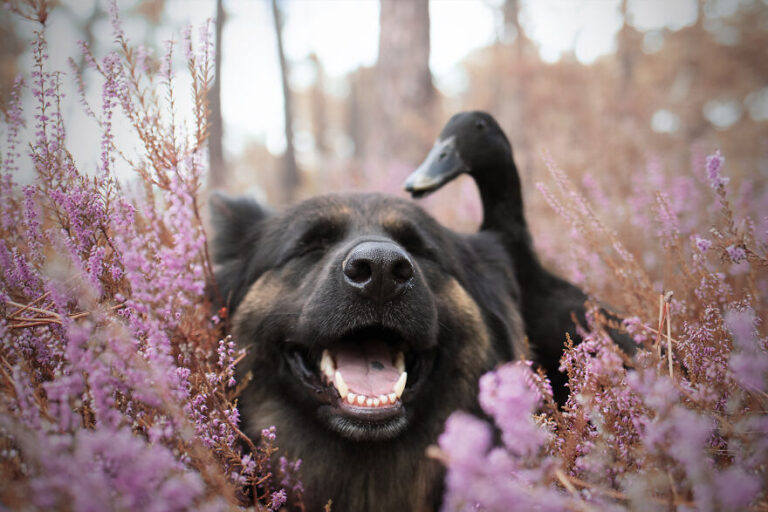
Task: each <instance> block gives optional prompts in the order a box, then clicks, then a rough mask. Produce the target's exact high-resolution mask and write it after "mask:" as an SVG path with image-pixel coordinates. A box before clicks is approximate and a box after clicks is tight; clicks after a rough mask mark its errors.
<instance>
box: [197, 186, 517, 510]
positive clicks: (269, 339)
mask: <svg viewBox="0 0 768 512" xmlns="http://www.w3.org/2000/svg"><path fill="white" fill-rule="evenodd" d="M212 206H213V209H214V220H215V224H216V238H215V242H214V257H215V260H216V262H217V264H218V270H217V282H218V286H219V290H220V293H221V296H222V297H224V300H225V302H226V304H227V305H228V306H229V308H230V311H231V312H232V332H233V335H234V337H235V339H236V341H237V342H238V344H239V345H240V346H244V347H247V348H248V356H247V358H246V360H245V361H244V362H243V363H242V365H241V367H242V370H241V374H242V373H244V372H251V373H252V375H253V378H252V380H251V381H250V383H249V384H248V386H247V388H246V389H245V390H244V392H243V394H242V395H241V398H240V400H241V411H242V417H243V421H244V423H245V429H246V432H247V433H248V434H249V435H251V436H252V437H253V438H258V437H259V432H260V431H261V429H262V428H265V427H268V426H270V425H275V426H276V427H277V433H278V443H279V446H280V455H284V456H287V457H289V458H295V457H300V458H301V459H303V461H304V465H303V473H302V480H303V483H304V487H305V494H304V500H305V504H306V506H307V508H308V510H320V509H321V508H322V506H323V505H324V504H325V503H326V502H327V501H328V500H329V499H332V500H333V509H334V510H339V511H355V512H363V511H374V510H375V511H405V510H433V509H436V508H437V507H438V506H439V503H440V499H441V492H442V489H441V481H442V470H441V468H440V465H439V464H437V463H436V462H434V461H431V460H429V459H428V458H427V457H426V456H425V449H426V447H427V446H428V445H430V444H431V443H434V442H435V440H436V438H437V436H438V434H439V433H440V432H441V431H442V429H443V424H444V422H445V420H446V418H447V417H448V415H449V414H450V413H451V412H453V411H455V410H457V409H465V410H469V411H472V412H477V401H476V394H477V380H478V378H479V377H480V376H481V375H482V374H483V373H484V372H486V371H488V370H490V369H492V368H493V367H495V366H496V365H498V364H499V363H500V362H503V361H507V360H510V359H513V358H516V357H519V356H523V357H527V355H528V354H527V351H526V346H525V341H524V334H523V326H522V321H521V319H520V313H519V310H520V305H519V291H518V288H517V283H516V280H515V279H514V277H513V276H512V274H511V271H510V269H511V268H512V265H511V263H510V261H509V257H508V255H507V253H506V252H505V251H504V248H503V247H502V246H501V245H500V243H499V242H498V241H497V238H496V237H494V236H492V235H488V234H484V233H479V234H476V235H470V236H465V235H458V234H456V233H454V232H452V231H450V230H448V229H446V228H444V227H442V226H441V225H440V224H438V223H437V222H436V221H435V220H434V219H432V218H431V217H430V216H429V215H428V214H426V213H425V212H424V211H423V210H422V209H421V208H419V207H418V206H416V205H414V204H413V203H411V202H408V201H403V200H399V199H395V198H392V197H386V196H381V195H347V196H326V197H319V198H315V199H311V200H308V201H305V202H303V203H300V204H298V205H296V206H294V207H292V208H290V209H288V210H287V211H285V212H283V213H281V214H269V213H267V212H266V211H265V210H264V209H263V208H261V207H260V206H259V205H258V204H256V203H254V202H252V201H249V200H244V199H228V198H225V197H223V196H217V197H215V198H214V199H213V200H212Z"/></svg>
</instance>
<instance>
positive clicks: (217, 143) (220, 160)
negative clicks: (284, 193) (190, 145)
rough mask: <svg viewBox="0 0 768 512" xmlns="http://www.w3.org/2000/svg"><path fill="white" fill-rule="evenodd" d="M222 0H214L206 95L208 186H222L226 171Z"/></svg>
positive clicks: (226, 175)
mask: <svg viewBox="0 0 768 512" xmlns="http://www.w3.org/2000/svg"><path fill="white" fill-rule="evenodd" d="M222 3H223V0H216V41H215V48H214V51H215V56H214V58H215V61H214V62H215V67H214V75H213V86H211V90H210V92H209V95H208V107H209V108H210V109H211V117H210V123H211V130H210V134H209V138H208V164H209V167H210V168H209V171H208V172H209V179H208V185H209V187H210V188H222V187H224V186H225V185H226V183H227V178H228V177H229V176H228V173H227V166H226V162H225V161H224V147H223V139H224V123H223V120H222V116H221V64H222V62H223V61H222V57H221V39H222V37H221V34H222V30H223V29H224V16H225V14H224V6H223V5H222Z"/></svg>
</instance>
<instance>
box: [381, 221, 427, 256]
mask: <svg viewBox="0 0 768 512" xmlns="http://www.w3.org/2000/svg"><path fill="white" fill-rule="evenodd" d="M390 234H391V235H392V238H394V240H395V241H396V242H397V243H399V244H400V245H402V246H403V248H404V249H405V250H406V251H408V252H409V253H410V254H411V255H413V256H416V257H422V258H426V259H430V260H434V259H436V257H437V253H436V252H435V250H434V248H433V247H432V246H431V245H430V244H429V243H427V242H426V240H424V237H422V236H421V234H420V233H419V232H418V231H417V230H416V229H414V228H413V226H408V225H404V226H399V227H398V228H397V229H394V230H391V232H390Z"/></svg>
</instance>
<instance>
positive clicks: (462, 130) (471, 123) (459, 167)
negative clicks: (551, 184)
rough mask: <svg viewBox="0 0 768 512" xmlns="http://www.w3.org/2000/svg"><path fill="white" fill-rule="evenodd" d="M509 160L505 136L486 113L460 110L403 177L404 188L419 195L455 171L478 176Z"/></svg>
mask: <svg viewBox="0 0 768 512" xmlns="http://www.w3.org/2000/svg"><path fill="white" fill-rule="evenodd" d="M512 161H513V160H512V147H511V145H510V144H509V140H508V139H507V137H506V135H504V132H503V131H502V129H501V127H500V126H499V124H498V123H497V122H496V120H495V119H494V118H493V117H492V116H491V115H490V114H488V113H486V112H481V111H472V112H460V113H458V114H455V115H454V116H453V117H451V119H450V120H449V121H448V123H447V124H446V125H445V127H444V128H443V131H442V132H440V136H439V137H438V138H437V141H436V142H435V145H434V146H433V147H432V149H431V150H430V152H429V154H428V155H427V158H426V159H425V160H424V162H422V164H421V165H420V166H419V167H418V168H417V169H416V170H415V171H413V173H412V174H411V175H410V176H408V179H406V181H405V184H404V188H405V190H406V191H408V192H410V193H411V195H412V196H413V197H421V196H425V195H427V194H429V193H430V192H434V191H435V190H437V189H439V188H440V187H442V186H443V185H445V184H446V183H448V182H449V181H451V180H452V179H454V178H455V177H456V176H458V175H459V174H462V173H467V174H470V175H472V176H473V177H474V178H475V180H478V178H482V176H481V175H482V174H484V173H490V172H504V171H505V169H504V168H503V167H504V166H505V165H507V164H508V163H509V162H512ZM512 165H514V164H512Z"/></svg>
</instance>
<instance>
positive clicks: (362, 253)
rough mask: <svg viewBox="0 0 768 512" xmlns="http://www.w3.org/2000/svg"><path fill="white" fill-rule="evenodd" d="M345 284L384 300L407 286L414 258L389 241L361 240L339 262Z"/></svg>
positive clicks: (395, 295)
mask: <svg viewBox="0 0 768 512" xmlns="http://www.w3.org/2000/svg"><path fill="white" fill-rule="evenodd" d="M342 272H343V275H344V280H345V282H346V283H347V285H349V286H351V287H352V288H354V289H355V290H357V292H359V293H360V294H361V295H363V296H364V297H366V298H368V299H370V300H373V301H376V302H379V303H384V302H387V301H390V300H392V299H394V298H396V297H398V296H399V295H400V294H402V293H403V291H404V290H405V289H406V287H407V285H408V283H409V282H410V281H411V279H413V275H414V267H413V261H412V260H411V258H410V257H409V256H408V253H407V252H405V250H403V249H402V248H401V247H400V246H398V245H396V244H394V243H392V242H378V241H377V242H362V243H360V244H358V245H356V246H355V247H353V248H352V250H351V251H350V252H349V254H348V255H347V257H346V258H345V259H344V261H343V263H342Z"/></svg>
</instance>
